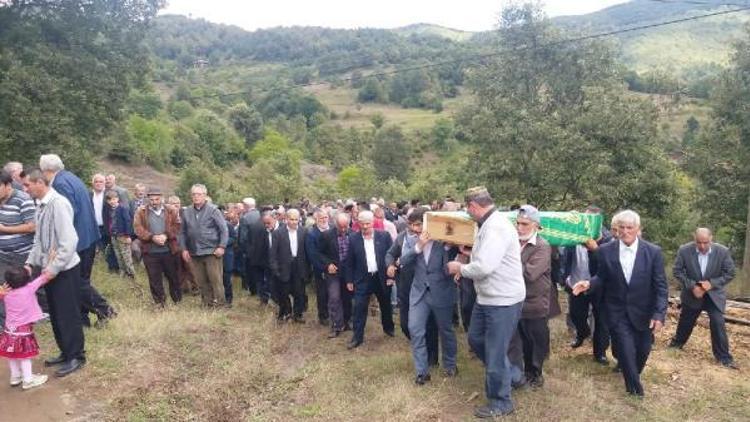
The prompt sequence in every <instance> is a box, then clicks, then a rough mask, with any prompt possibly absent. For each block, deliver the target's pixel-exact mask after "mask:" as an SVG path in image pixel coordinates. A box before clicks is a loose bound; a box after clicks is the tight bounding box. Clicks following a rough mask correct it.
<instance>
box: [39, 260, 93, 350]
mask: <svg viewBox="0 0 750 422" xmlns="http://www.w3.org/2000/svg"><path fill="white" fill-rule="evenodd" d="M80 280H81V267H80V264H79V265H76V266H75V267H73V268H71V269H69V270H66V271H62V272H60V273H59V274H58V275H57V277H55V278H54V280H52V281H51V282H49V283H47V284H46V285H45V286H44V290H45V291H46V292H47V300H48V301H49V315H50V321H51V322H52V332H53V333H54V335H55V342H56V343H57V347H58V348H59V349H60V354H61V355H62V357H63V358H65V360H71V359H85V358H86V352H85V351H84V337H83V324H82V321H81V311H80V309H81V308H80V305H79V300H80V288H79V284H80Z"/></svg>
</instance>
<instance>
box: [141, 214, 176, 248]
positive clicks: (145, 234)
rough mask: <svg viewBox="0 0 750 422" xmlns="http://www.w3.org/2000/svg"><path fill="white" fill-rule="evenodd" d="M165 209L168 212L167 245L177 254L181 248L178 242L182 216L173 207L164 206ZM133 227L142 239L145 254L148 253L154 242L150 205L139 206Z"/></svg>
mask: <svg viewBox="0 0 750 422" xmlns="http://www.w3.org/2000/svg"><path fill="white" fill-rule="evenodd" d="M164 211H165V212H166V213H167V214H166V221H165V223H166V224H165V226H166V230H165V234H166V235H167V245H168V246H169V251H170V252H172V254H176V253H178V252H179V250H180V245H179V244H178V243H177V235H178V234H179V233H180V216H179V215H178V214H177V212H176V211H175V210H173V209H171V208H167V207H164ZM133 227H134V228H135V235H136V236H138V239H140V240H141V250H142V251H143V254H144V255H146V254H148V250H149V247H150V246H151V244H152V243H151V237H152V236H153V233H151V231H149V227H148V207H146V206H142V207H138V209H137V210H136V212H135V216H134V217H133Z"/></svg>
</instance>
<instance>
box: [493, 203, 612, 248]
mask: <svg viewBox="0 0 750 422" xmlns="http://www.w3.org/2000/svg"><path fill="white" fill-rule="evenodd" d="M500 214H502V215H504V216H505V217H506V218H508V219H509V220H510V221H511V222H512V223H513V224H515V223H516V213H515V212H514V211H511V212H500ZM539 219H540V220H542V230H540V231H539V235H540V236H542V237H543V238H544V240H546V241H547V242H549V244H550V245H552V246H575V245H579V244H581V243H584V242H586V241H587V240H588V239H598V238H599V236H600V235H601V228H602V220H603V217H602V215H601V214H585V213H580V212H576V211H569V212H556V211H541V212H539Z"/></svg>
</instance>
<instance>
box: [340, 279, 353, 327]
mask: <svg viewBox="0 0 750 422" xmlns="http://www.w3.org/2000/svg"><path fill="white" fill-rule="evenodd" d="M340 284H341V307H342V308H343V311H344V326H345V327H346V326H349V325H350V324H351V322H352V309H353V307H354V305H353V303H352V302H353V301H354V292H350V291H349V289H347V288H346V283H345V282H343V281H342V282H341V283H340Z"/></svg>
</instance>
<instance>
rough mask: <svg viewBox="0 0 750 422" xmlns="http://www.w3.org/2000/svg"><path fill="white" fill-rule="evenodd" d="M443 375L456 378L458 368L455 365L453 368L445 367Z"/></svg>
mask: <svg viewBox="0 0 750 422" xmlns="http://www.w3.org/2000/svg"><path fill="white" fill-rule="evenodd" d="M443 375H445V376H446V377H448V378H455V377H456V376H458V368H457V367H455V366H454V367H453V368H447V369H444V370H443Z"/></svg>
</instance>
